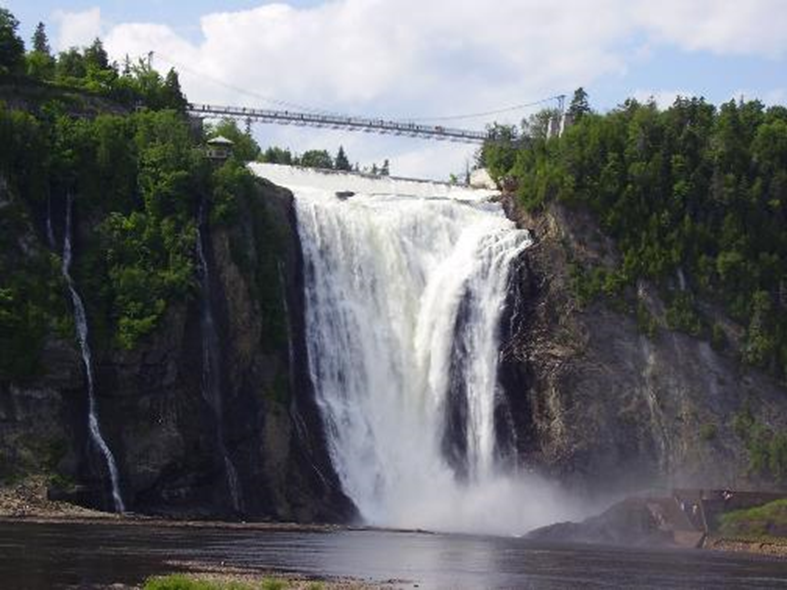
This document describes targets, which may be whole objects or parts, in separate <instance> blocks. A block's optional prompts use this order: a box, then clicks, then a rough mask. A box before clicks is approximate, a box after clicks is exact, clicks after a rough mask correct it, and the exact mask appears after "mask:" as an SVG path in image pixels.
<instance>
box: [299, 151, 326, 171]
mask: <svg viewBox="0 0 787 590" xmlns="http://www.w3.org/2000/svg"><path fill="white" fill-rule="evenodd" d="M301 166H304V167H306V168H323V169H326V170H330V169H332V168H333V158H331V155H330V154H329V153H328V152H327V151H326V150H309V151H307V152H304V153H303V155H302V156H301Z"/></svg>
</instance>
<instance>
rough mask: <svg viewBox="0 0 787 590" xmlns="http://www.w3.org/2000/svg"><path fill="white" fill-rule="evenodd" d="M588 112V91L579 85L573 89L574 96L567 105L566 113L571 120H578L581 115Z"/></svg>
mask: <svg viewBox="0 0 787 590" xmlns="http://www.w3.org/2000/svg"><path fill="white" fill-rule="evenodd" d="M589 112H590V104H589V103H588V93H587V92H585V89H584V88H582V87H581V86H580V87H579V88H577V89H576V90H575V91H574V97H573V98H572V99H571V104H570V105H569V107H568V115H569V116H570V117H571V118H572V120H573V121H579V120H580V119H581V118H582V116H583V115H586V114H587V113H589Z"/></svg>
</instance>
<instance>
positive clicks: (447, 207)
mask: <svg viewBox="0 0 787 590" xmlns="http://www.w3.org/2000/svg"><path fill="white" fill-rule="evenodd" d="M252 169H253V170H255V172H256V173H257V174H259V175H261V176H263V177H265V178H268V179H270V180H271V181H273V182H274V183H276V184H279V185H283V186H287V187H288V188H290V189H291V190H292V191H293V193H294V195H295V204H296V212H297V219H298V232H299V235H300V240H301V246H302V250H303V255H304V280H305V302H306V309H305V318H306V338H307V347H308V354H309V369H310V374H311V379H312V382H313V383H314V386H315V390H316V396H317V401H318V404H319V406H320V410H321V413H322V418H323V421H324V425H325V429H326V437H327V441H328V446H329V451H330V455H331V458H332V461H333V464H334V467H335V469H336V471H337V473H338V475H339V478H340V481H341V483H342V486H343V489H344V491H345V492H346V493H347V494H348V495H349V496H350V498H352V500H353V501H354V502H355V504H356V505H357V507H358V509H359V510H360V512H361V514H362V516H363V517H364V518H365V519H366V520H367V521H368V522H370V523H372V524H375V525H383V526H396V527H418V528H430V529H435V530H451V531H469V532H494V533H504V534H509V533H521V532H524V531H525V530H528V529H530V528H532V527H534V526H539V525H541V524H547V523H548V522H554V520H555V519H556V518H555V517H556V514H559V513H561V510H560V508H562V506H560V503H561V499H560V498H559V496H558V495H556V494H554V493H553V491H552V490H551V489H550V487H549V486H548V485H546V484H545V483H544V482H542V481H539V480H537V479H536V478H534V477H530V476H526V475H522V474H518V473H505V472H503V467H502V465H499V464H497V462H496V460H495V457H496V451H497V449H496V440H497V439H496V432H495V420H494V415H495V407H496V403H498V401H499V400H500V398H501V397H502V395H501V392H499V391H498V383H497V362H498V350H499V346H500V342H499V323H500V318H501V314H502V312H503V309H504V303H505V298H506V293H507V286H508V280H509V274H510V270H511V267H512V263H513V261H514V260H515V259H517V257H518V256H519V255H520V254H521V252H522V251H523V250H524V249H525V248H526V247H527V246H528V245H529V243H530V240H529V236H528V233H527V232H525V231H521V230H518V229H516V227H515V226H514V224H513V223H512V222H510V221H509V220H508V219H506V217H505V215H504V214H503V211H502V208H501V207H500V205H499V204H496V203H492V202H489V200H488V199H487V198H486V197H489V196H490V195H491V194H492V193H489V192H486V193H484V192H480V191H471V190H469V189H460V188H452V187H448V186H446V185H441V184H436V183H425V182H413V181H406V182H403V181H397V180H395V179H391V178H385V179H372V178H368V177H358V176H352V175H346V174H336V173H333V174H327V173H320V172H316V171H306V170H299V169H294V168H288V167H283V166H276V165H259V164H255V165H252ZM336 191H353V194H352V195H349V196H348V195H347V193H339V194H338V195H337V192H336ZM457 384H459V385H458V387H459V388H460V389H461V391H460V392H459V394H460V395H461V396H463V398H464V404H465V408H466V411H463V412H461V414H460V415H461V416H462V417H463V420H464V423H463V424H460V425H459V426H460V428H459V432H458V433H457V432H454V433H449V432H447V419H446V414H447V412H448V411H449V410H450V409H451V404H453V403H455V402H454V401H452V400H451V399H450V397H451V395H452V393H451V392H452V388H456V387H457ZM455 393H456V392H455ZM452 436H453V437H456V436H458V437H460V438H462V439H463V446H464V449H465V451H464V455H465V456H464V457H462V460H463V461H464V467H465V469H464V471H463V472H462V473H459V472H458V470H457V469H456V466H455V465H452V464H451V462H450V461H449V459H448V458H447V457H446V452H445V441H446V437H452ZM563 512H564V513H565V511H563Z"/></svg>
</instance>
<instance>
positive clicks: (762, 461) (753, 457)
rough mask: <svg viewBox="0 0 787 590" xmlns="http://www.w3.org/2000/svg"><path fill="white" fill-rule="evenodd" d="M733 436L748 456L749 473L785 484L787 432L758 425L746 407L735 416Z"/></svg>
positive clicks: (786, 480)
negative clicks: (740, 441)
mask: <svg viewBox="0 0 787 590" xmlns="http://www.w3.org/2000/svg"><path fill="white" fill-rule="evenodd" d="M732 427H733V430H734V432H735V434H736V435H737V436H738V437H739V438H740V439H741V440H743V442H744V444H745V445H746V450H747V452H748V454H749V472H750V473H751V474H753V475H758V476H760V477H764V478H768V479H771V480H773V481H776V482H778V483H787V432H776V433H774V432H772V431H771V430H769V429H768V428H766V427H765V426H763V425H762V424H760V423H758V422H757V421H756V420H755V419H754V416H753V415H752V413H751V410H750V409H749V407H748V406H744V408H743V409H742V410H741V411H740V412H739V413H737V414H736V415H735V417H734V418H733V423H732Z"/></svg>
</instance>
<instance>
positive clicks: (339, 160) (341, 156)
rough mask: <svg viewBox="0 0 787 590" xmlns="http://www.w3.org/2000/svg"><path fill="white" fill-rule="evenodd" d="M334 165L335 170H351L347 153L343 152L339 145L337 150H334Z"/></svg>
mask: <svg viewBox="0 0 787 590" xmlns="http://www.w3.org/2000/svg"><path fill="white" fill-rule="evenodd" d="M335 167H336V169H337V170H344V171H350V170H352V166H351V165H350V160H349V159H348V158H347V154H346V153H345V152H344V147H343V146H339V151H338V152H336V161H335Z"/></svg>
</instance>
